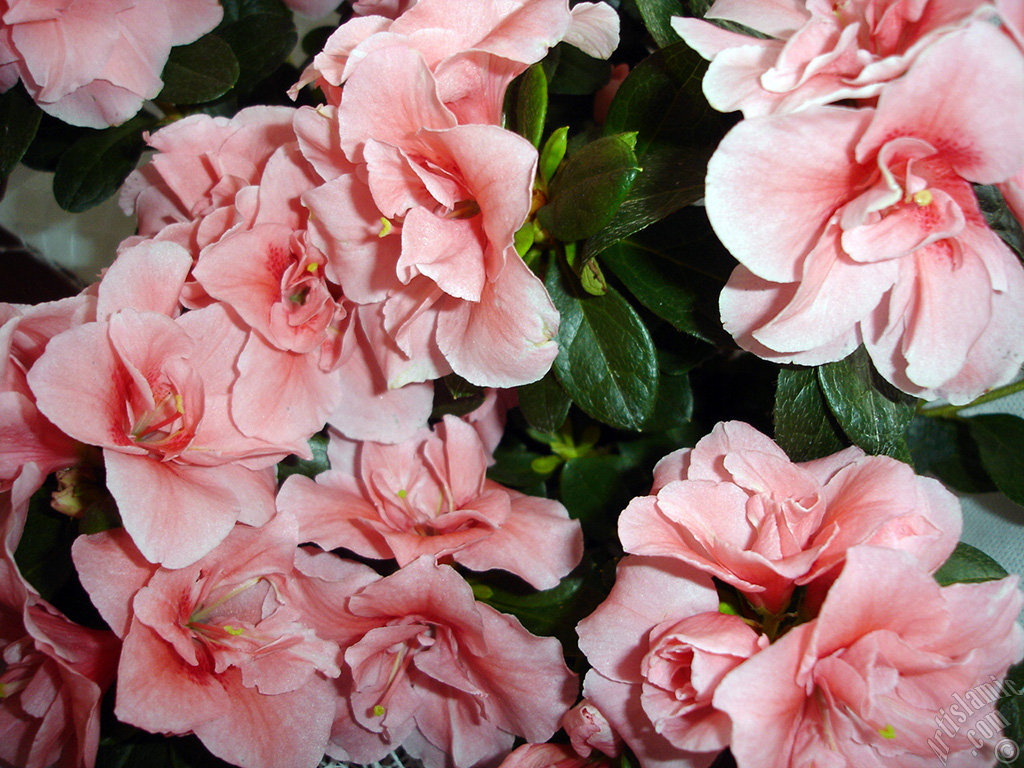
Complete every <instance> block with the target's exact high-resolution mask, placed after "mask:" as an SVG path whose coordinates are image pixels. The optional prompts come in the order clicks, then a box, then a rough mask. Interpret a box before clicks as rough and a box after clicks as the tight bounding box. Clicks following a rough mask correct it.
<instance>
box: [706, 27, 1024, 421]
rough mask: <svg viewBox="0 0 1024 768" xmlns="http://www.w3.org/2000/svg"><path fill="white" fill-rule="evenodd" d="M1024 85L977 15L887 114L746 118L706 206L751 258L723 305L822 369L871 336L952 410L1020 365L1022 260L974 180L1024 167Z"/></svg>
mask: <svg viewBox="0 0 1024 768" xmlns="http://www.w3.org/2000/svg"><path fill="white" fill-rule="evenodd" d="M992 72H999V73H1000V75H999V77H998V78H996V79H994V80H993V78H992V77H991V73H992ZM936 83H943V87H942V88H937V87H936ZM1022 96H1024V57H1022V56H1021V53H1020V51H1019V50H1018V49H1017V47H1016V46H1015V45H1014V44H1013V43H1012V41H1011V40H1010V39H1009V38H1008V37H1007V36H1006V35H1004V34H1002V33H1001V32H1000V31H999V30H998V29H996V28H995V27H994V26H992V25H989V24H974V25H971V26H969V27H968V28H967V29H965V30H963V31H960V32H957V33H955V34H950V35H947V36H945V37H944V38H943V39H942V40H940V41H938V42H936V43H935V44H934V45H931V46H929V47H928V49H927V50H926V51H924V52H923V53H922V54H921V55H920V56H919V58H918V59H917V61H916V63H915V64H914V66H913V67H912V68H911V69H910V71H909V72H908V73H907V74H906V75H905V76H904V77H903V78H901V79H900V80H898V81H896V82H893V83H891V84H889V85H888V86H887V87H886V89H885V90H884V91H883V92H882V94H881V96H880V97H879V100H878V106H877V108H865V109H858V110H852V109H846V108H838V107H813V108H808V109H805V110H803V111H801V112H798V113H795V114H791V115H783V116H771V117H764V118H752V119H748V120H744V121H742V122H740V123H739V125H737V126H736V127H735V128H734V129H733V130H732V131H730V132H729V134H728V135H727V136H726V137H725V139H724V140H723V141H722V143H721V144H720V145H719V147H718V149H717V150H716V152H715V154H714V156H713V157H712V159H711V162H710V163H709V165H708V175H707V211H708V216H709V218H710V220H711V223H712V226H713V227H714V229H715V231H716V233H717V234H718V235H719V237H720V238H721V240H722V242H723V244H725V246H726V247H727V248H728V249H729V250H730V251H731V252H732V254H733V255H734V256H735V257H736V258H737V259H738V260H739V261H740V266H739V267H738V268H737V269H736V270H735V271H734V273H733V275H732V277H731V278H730V280H729V283H728V285H727V286H726V288H725V290H724V291H723V293H722V296H721V301H720V304H721V311H722V320H723V323H724V325H725V327H726V329H727V330H728V331H729V332H730V333H732V334H733V336H734V337H735V338H736V340H737V342H738V343H739V344H740V346H742V347H744V348H745V349H747V350H750V351H752V352H754V353H755V354H757V355H758V356H760V357H764V358H767V359H770V360H775V361H779V362H795V363H799V364H803V365H819V364H822V363H826V362H831V361H834V360H839V359H841V358H843V357H845V356H846V355H848V354H849V353H851V352H852V351H854V350H855V349H856V348H857V347H858V346H859V345H860V344H863V345H864V346H865V348H866V349H867V352H868V354H869V355H870V356H871V360H872V362H873V363H874V365H875V367H876V368H877V370H878V372H879V373H881V375H882V376H883V377H885V378H886V379H887V380H888V381H890V382H892V383H893V384H894V385H895V386H897V387H898V388H899V389H902V390H903V391H905V392H908V393H910V394H913V395H916V396H919V397H924V398H928V399H934V398H938V397H944V398H946V399H948V400H949V401H950V402H953V403H966V402H969V401H970V400H972V399H974V398H975V397H977V396H978V395H980V394H981V393H983V392H985V391H986V390H987V389H990V388H992V387H995V386H998V385H1000V384H1003V383H1005V382H1006V381H1008V380H1009V379H1011V378H1012V377H1013V376H1015V375H1016V373H1017V371H1018V370H1019V368H1020V365H1021V362H1022V360H1024V343H1022V337H1021V335H1020V334H1019V333H1018V332H1017V329H1018V328H1019V327H1020V325H1021V323H1022V322H1024V301H1022V300H1021V297H1022V296H1024V271H1022V268H1021V265H1020V263H1019V261H1018V259H1017V258H1016V256H1014V254H1013V253H1012V252H1011V251H1010V250H1009V248H1008V247H1007V246H1006V245H1005V244H1004V243H1003V242H1002V241H1001V240H1000V238H999V237H998V236H996V234H995V233H994V232H992V230H991V229H989V227H988V226H987V224H986V223H985V220H984V217H983V216H982V213H981V211H980V209H979V207H978V202H977V199H976V197H975V195H974V191H973V189H972V187H971V184H972V183H978V184H989V183H994V182H999V181H1003V180H1005V179H1007V178H1009V177H1010V176H1012V175H1013V174H1014V173H1015V172H1016V171H1017V170H1018V169H1019V168H1021V166H1022V164H1024V98H1022ZM768 201H770V205H769V204H767V202H768Z"/></svg>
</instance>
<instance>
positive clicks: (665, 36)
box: [636, 0, 684, 48]
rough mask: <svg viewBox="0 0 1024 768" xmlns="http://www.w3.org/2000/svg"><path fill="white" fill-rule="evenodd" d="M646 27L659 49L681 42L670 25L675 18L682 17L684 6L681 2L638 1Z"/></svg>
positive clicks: (664, 0)
mask: <svg viewBox="0 0 1024 768" xmlns="http://www.w3.org/2000/svg"><path fill="white" fill-rule="evenodd" d="M636 5H637V7H638V8H639V9H640V14H641V15H642V16H643V19H644V26H646V27H647V31H648V32H650V33H651V37H653V38H654V42H656V43H657V44H658V47H659V48H664V47H665V46H667V45H672V44H673V43H678V42H679V35H677V34H676V31H675V30H674V29H672V25H671V24H670V23H669V22H670V21H671V19H672V17H673V16H682V15H684V14H683V4H682V3H681V2H679V0H636Z"/></svg>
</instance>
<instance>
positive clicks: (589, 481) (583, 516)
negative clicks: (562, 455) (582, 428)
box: [559, 454, 632, 540]
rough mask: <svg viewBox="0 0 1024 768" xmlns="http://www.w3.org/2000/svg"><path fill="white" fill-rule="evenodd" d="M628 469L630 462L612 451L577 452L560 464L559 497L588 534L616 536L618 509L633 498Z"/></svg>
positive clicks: (598, 536) (594, 536)
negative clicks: (626, 480)
mask: <svg viewBox="0 0 1024 768" xmlns="http://www.w3.org/2000/svg"><path fill="white" fill-rule="evenodd" d="M627 469H629V462H628V461H627V460H626V459H624V458H623V457H622V456H616V455H614V454H606V455H596V456H578V457H576V458H574V459H570V460H569V461H567V462H566V463H565V466H564V467H562V474H561V475H560V476H559V498H560V499H561V501H562V503H563V504H564V505H565V507H566V509H568V510H569V515H570V516H571V517H573V518H575V519H576V520H579V521H580V523H581V524H582V525H583V531H584V533H586V534H587V535H589V536H592V537H593V538H595V539H599V540H600V539H609V538H614V537H615V529H616V525H617V524H618V519H619V512H621V511H622V510H623V509H625V507H626V505H627V504H628V503H629V500H630V499H631V498H632V493H631V492H630V486H629V484H628V483H627V482H625V478H624V476H623V475H624V473H625V472H626V470H627Z"/></svg>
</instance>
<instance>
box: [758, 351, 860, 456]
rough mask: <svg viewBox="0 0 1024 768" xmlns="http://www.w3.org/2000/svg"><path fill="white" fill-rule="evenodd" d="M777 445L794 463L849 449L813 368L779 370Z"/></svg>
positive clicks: (776, 403) (776, 417)
mask: <svg viewBox="0 0 1024 768" xmlns="http://www.w3.org/2000/svg"><path fill="white" fill-rule="evenodd" d="M775 442H777V443H778V444H779V447H780V448H782V450H784V451H785V452H786V454H787V455H788V456H789V458H790V459H792V460H793V461H810V460H811V459H820V458H821V457H822V456H829V455H831V454H833V453H836V452H837V451H841V450H842V449H843V448H845V447H846V441H845V440H844V439H843V433H842V430H841V429H840V427H839V425H838V424H837V423H836V420H835V417H834V416H833V415H832V413H831V411H830V410H829V408H828V403H827V402H826V400H825V396H824V395H823V394H822V392H821V387H820V386H819V384H818V377H817V375H816V374H815V372H814V369H813V368H782V369H780V370H779V379H778V385H777V388H776V390H775Z"/></svg>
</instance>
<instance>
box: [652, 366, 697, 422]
mask: <svg viewBox="0 0 1024 768" xmlns="http://www.w3.org/2000/svg"><path fill="white" fill-rule="evenodd" d="M692 416H693V391H692V390H691V389H690V377H689V376H687V375H686V374H685V373H682V374H676V375H671V374H667V373H665V371H664V370H662V372H661V377H660V378H659V379H658V399H657V401H655V403H654V411H652V412H651V415H650V416H649V417H648V419H647V421H645V422H644V425H643V427H642V428H641V429H642V430H643V431H644V432H663V431H664V430H666V429H672V428H673V427H681V426H683V425H684V424H686V423H687V422H689V420H690V418H691V417H692Z"/></svg>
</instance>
